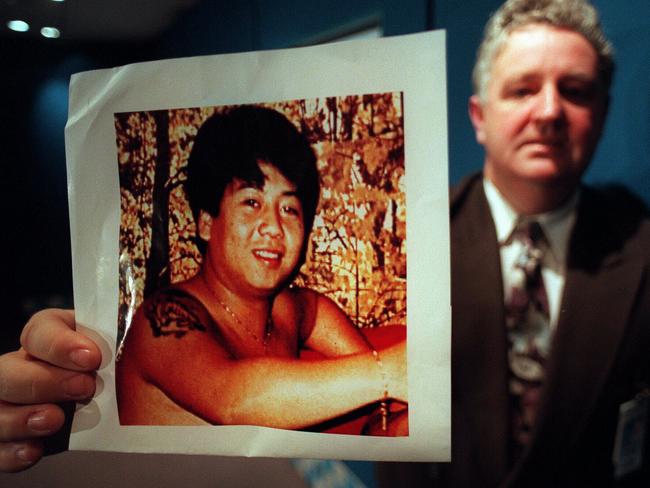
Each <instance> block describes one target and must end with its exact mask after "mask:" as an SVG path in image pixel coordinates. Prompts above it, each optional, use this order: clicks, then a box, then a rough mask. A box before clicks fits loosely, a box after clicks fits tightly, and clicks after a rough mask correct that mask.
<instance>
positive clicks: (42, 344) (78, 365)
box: [20, 309, 102, 371]
mask: <svg viewBox="0 0 650 488" xmlns="http://www.w3.org/2000/svg"><path fill="white" fill-rule="evenodd" d="M20 344H21V345H22V346H23V348H24V349H25V351H27V352H28V353H29V354H30V355H31V356H34V357H36V358H38V359H41V360H43V361H45V362H47V363H50V364H54V365H55V366H60V367H61V368H66V369H72V370H75V371H91V370H94V369H97V368H98V367H99V364H100V363H101V359H102V356H101V352H100V351H99V348H98V347H97V345H96V344H95V343H94V342H93V341H92V340H90V339H89V338H88V337H86V336H84V335H83V334H81V333H79V332H77V331H75V319H74V311H73V310H59V309H49V310H43V311H41V312H38V313H36V314H35V315H34V316H33V317H32V318H31V319H30V320H29V322H27V325H25V328H24V329H23V332H22V334H21V336H20Z"/></svg>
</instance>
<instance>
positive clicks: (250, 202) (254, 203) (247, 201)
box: [242, 198, 260, 208]
mask: <svg viewBox="0 0 650 488" xmlns="http://www.w3.org/2000/svg"><path fill="white" fill-rule="evenodd" d="M242 203H243V204H244V205H245V206H246V207H252V208H258V207H259V206H260V203H259V202H258V201H257V200H255V199H254V198H247V199H245V200H244V201H243V202H242Z"/></svg>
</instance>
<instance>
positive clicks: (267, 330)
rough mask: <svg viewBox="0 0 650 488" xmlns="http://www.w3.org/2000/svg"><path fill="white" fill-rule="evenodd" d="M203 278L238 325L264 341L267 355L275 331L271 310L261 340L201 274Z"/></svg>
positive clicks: (255, 339) (257, 339)
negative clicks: (272, 333)
mask: <svg viewBox="0 0 650 488" xmlns="http://www.w3.org/2000/svg"><path fill="white" fill-rule="evenodd" d="M201 279H202V280H203V284H204V285H205V287H206V288H207V289H208V291H209V292H210V294H211V295H212V297H213V298H214V299H215V300H216V301H217V303H218V304H219V305H220V306H221V308H222V309H223V310H224V311H225V312H226V313H227V314H228V315H230V316H231V317H232V318H233V320H234V321H235V322H236V323H237V325H239V326H241V327H242V328H243V329H244V330H245V331H246V333H247V334H248V335H249V336H251V337H252V338H253V340H254V341H255V342H257V343H259V342H262V345H263V346H264V354H265V355H266V354H267V353H268V348H269V342H270V341H271V332H272V331H273V317H271V312H270V311H269V314H268V315H267V316H266V325H265V326H264V337H262V340H261V341H260V338H259V336H258V335H257V334H256V333H255V332H253V331H252V330H251V329H250V327H248V325H246V323H245V322H243V321H242V320H241V319H240V318H239V317H238V316H237V314H236V313H235V311H234V310H233V309H232V308H230V307H229V306H228V305H227V304H226V303H224V301H223V300H221V298H219V296H218V295H217V294H216V292H215V291H214V289H213V288H212V287H211V286H210V285H209V284H208V281H207V280H206V279H205V276H204V275H201Z"/></svg>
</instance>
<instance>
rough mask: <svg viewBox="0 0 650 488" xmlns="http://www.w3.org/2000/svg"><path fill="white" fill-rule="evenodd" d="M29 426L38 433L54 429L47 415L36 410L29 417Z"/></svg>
mask: <svg viewBox="0 0 650 488" xmlns="http://www.w3.org/2000/svg"><path fill="white" fill-rule="evenodd" d="M27 427H29V428H30V430H32V431H34V432H37V433H47V432H50V431H51V430H52V427H51V426H50V423H49V422H48V420H47V417H46V416H45V414H44V413H42V412H36V413H33V414H32V415H30V417H29V418H28V419H27Z"/></svg>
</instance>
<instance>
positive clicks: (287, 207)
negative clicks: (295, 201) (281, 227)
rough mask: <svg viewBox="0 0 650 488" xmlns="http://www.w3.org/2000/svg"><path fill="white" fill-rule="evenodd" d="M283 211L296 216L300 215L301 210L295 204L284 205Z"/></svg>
mask: <svg viewBox="0 0 650 488" xmlns="http://www.w3.org/2000/svg"><path fill="white" fill-rule="evenodd" d="M282 212H284V213H285V214H287V215H291V216H294V217H300V210H299V209H298V208H297V207H294V206H293V205H283V206H282Z"/></svg>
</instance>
